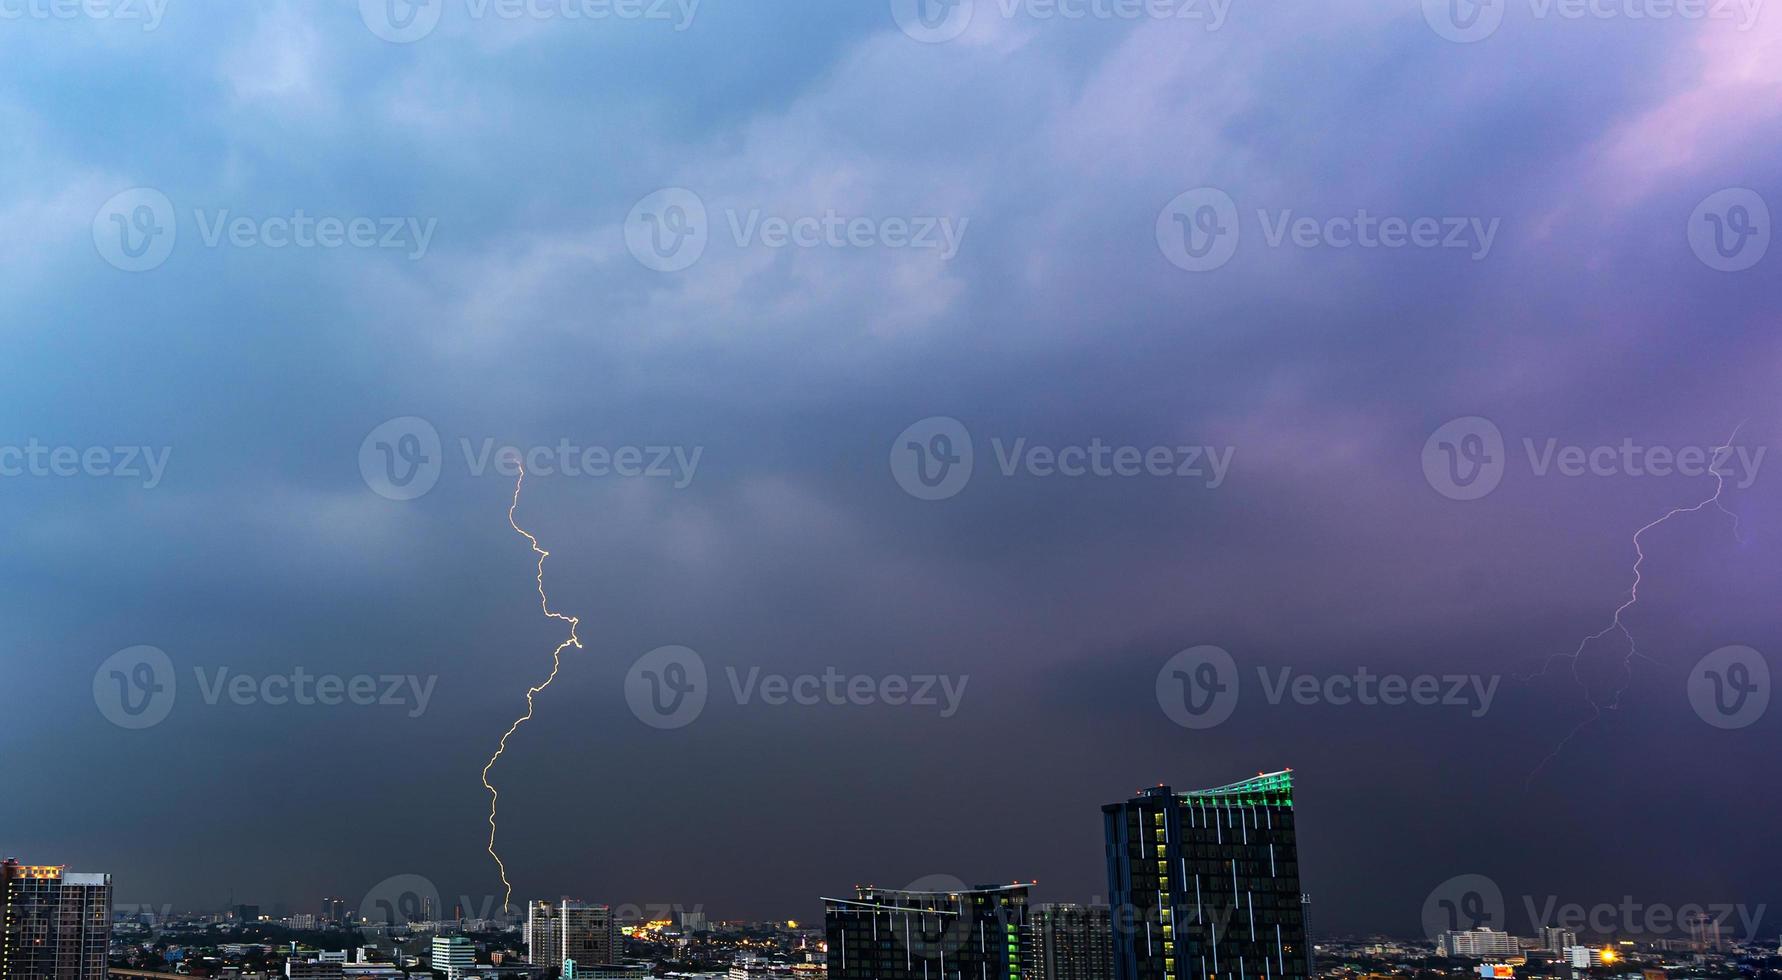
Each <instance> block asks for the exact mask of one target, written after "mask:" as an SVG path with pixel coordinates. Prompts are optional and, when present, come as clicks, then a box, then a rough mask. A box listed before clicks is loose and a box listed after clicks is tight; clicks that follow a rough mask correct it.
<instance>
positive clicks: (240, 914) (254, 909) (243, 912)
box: [235, 905, 260, 922]
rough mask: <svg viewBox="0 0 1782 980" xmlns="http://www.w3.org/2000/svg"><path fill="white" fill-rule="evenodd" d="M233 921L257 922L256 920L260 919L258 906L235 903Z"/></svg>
mask: <svg viewBox="0 0 1782 980" xmlns="http://www.w3.org/2000/svg"><path fill="white" fill-rule="evenodd" d="M235 921H236V922H258V921H260V906H258V905H237V906H235Z"/></svg>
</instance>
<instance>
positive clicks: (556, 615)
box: [483, 461, 582, 912]
mask: <svg viewBox="0 0 1782 980" xmlns="http://www.w3.org/2000/svg"><path fill="white" fill-rule="evenodd" d="M516 465H518V466H519V477H518V478H517V479H516V480H515V481H514V500H513V503H511V504H509V505H508V508H507V523H508V524H509V525H510V526H511V527H512V528H513V529H514V530H515V531H518V532H519V533H520V534H522V535H524V536H525V538H526V540H527V541H528V542H530V543H531V545H532V552H533V554H536V555H537V556H538V605H539V608H540V609H543V610H544V614H545V616H547V617H549V618H550V619H557V620H561V621H563V622H565V623H568V624H569V638H568V639H566V640H564V641H563V642H562V643H559V644H557V649H555V650H552V651H551V673H550V676H548V677H546V678H545V679H544V681H543V682H542V683H539V684H537V685H534V686H533V687H530V688H527V690H526V713H525V714H523V715H521V716H520V717H518V718H515V719H514V723H513V724H512V725H509V726H508V729H507V731H506V732H505V733H503V734H502V736H501V742H500V744H499V745H497V746H496V747H495V754H494V755H492V756H490V757H489V761H488V762H487V763H485V764H484V765H483V788H484V789H486V790H488V791H489V856H490V857H492V858H494V859H495V867H496V868H498V869H499V870H500V871H501V887H502V889H503V895H502V899H501V908H502V911H504V912H505V911H506V910H507V908H508V906H509V905H510V903H511V902H512V900H513V897H514V886H513V884H512V883H511V882H509V881H508V880H507V865H506V864H504V863H502V860H501V855H500V854H498V853H496V851H495V811H496V807H497V806H498V805H499V804H500V802H501V794H500V793H499V792H497V791H496V789H495V787H494V786H493V785H491V784H490V782H489V770H490V769H493V768H494V767H495V763H496V762H497V761H499V760H500V758H501V754H502V753H503V752H506V751H507V740H508V737H509V736H511V735H512V734H513V733H514V732H516V731H519V729H520V726H521V725H524V724H525V723H527V722H528V721H531V720H532V711H533V698H535V697H537V695H538V694H539V692H541V691H543V690H544V689H545V688H547V687H550V686H551V682H552V681H554V680H556V679H557V671H558V670H559V669H561V668H562V666H563V651H565V650H567V649H569V648H570V647H575V648H576V649H577V650H580V649H582V640H581V637H580V636H578V635H576V628H577V627H579V626H580V625H581V620H580V619H579V618H577V617H575V616H566V615H564V614H563V613H560V612H554V611H552V609H551V600H550V597H549V596H547V595H545V584H544V563H545V559H546V558H549V557H551V553H550V552H549V551H546V550H545V549H543V548H541V547H539V546H538V539H537V538H535V537H533V536H532V535H531V534H530V533H528V532H527V530H526V529H525V528H523V527H521V526H520V525H519V522H518V521H516V520H515V519H514V512H515V511H517V510H519V507H520V491H521V490H522V489H524V488H525V486H526V467H525V466H524V465H523V464H519V463H518V462H517V461H516Z"/></svg>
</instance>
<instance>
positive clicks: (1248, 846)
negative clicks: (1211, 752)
mask: <svg viewBox="0 0 1782 980" xmlns="http://www.w3.org/2000/svg"><path fill="white" fill-rule="evenodd" d="M1101 812H1102V825H1103V830H1104V833H1105V838H1106V842H1107V862H1108V896H1109V900H1110V902H1111V903H1112V905H1113V915H1114V922H1113V936H1114V976H1115V978H1116V980H1307V978H1309V977H1310V976H1311V975H1312V962H1311V946H1310V945H1309V944H1308V943H1307V942H1306V926H1305V910H1304V907H1303V905H1304V895H1303V893H1302V892H1301V891H1300V882H1299V844H1298V837H1297V832H1296V826H1295V820H1294V810H1293V773H1292V771H1291V770H1284V771H1282V772H1274V773H1265V774H1263V775H1259V776H1257V777H1256V778H1254V779H1246V780H1243V781H1242V782H1237V783H1232V784H1230V785H1226V786H1219V787H1216V788H1214V789H1205V790H1191V791H1188V792H1184V793H1177V792H1175V791H1174V790H1172V789H1170V788H1169V787H1168V786H1156V787H1153V788H1151V789H1145V790H1141V791H1140V792H1139V795H1138V796H1135V797H1133V798H1132V799H1130V800H1127V801H1126V802H1124V803H1110V804H1108V805H1106V806H1104V807H1102V808H1101Z"/></svg>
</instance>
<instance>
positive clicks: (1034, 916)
mask: <svg viewBox="0 0 1782 980" xmlns="http://www.w3.org/2000/svg"><path fill="white" fill-rule="evenodd" d="M1021 975H1022V980H1113V976H1114V936H1113V933H1112V931H1111V930H1110V929H1109V916H1108V907H1107V906H1106V905H1036V906H1034V907H1033V908H1031V909H1029V910H1028V913H1027V927H1026V928H1025V929H1024V930H1023V931H1022V934H1021Z"/></svg>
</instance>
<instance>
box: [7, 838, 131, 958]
mask: <svg viewBox="0 0 1782 980" xmlns="http://www.w3.org/2000/svg"><path fill="white" fill-rule="evenodd" d="M0 888H3V889H4V898H3V899H0V905H3V908H0V980H45V978H50V980H106V954H107V952H108V951H109V949H110V946H111V875H106V874H75V873H70V872H69V871H67V870H66V869H65V868H64V867H62V866H60V865H49V866H44V865H27V864H20V863H18V862H17V861H14V860H11V859H8V860H7V861H5V862H4V863H0Z"/></svg>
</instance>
